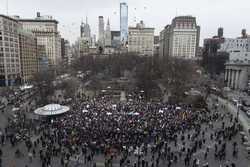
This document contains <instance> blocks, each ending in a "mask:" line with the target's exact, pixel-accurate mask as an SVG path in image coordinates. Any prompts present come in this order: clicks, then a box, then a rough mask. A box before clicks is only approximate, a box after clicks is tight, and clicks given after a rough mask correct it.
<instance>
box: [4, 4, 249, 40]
mask: <svg viewBox="0 0 250 167" xmlns="http://www.w3.org/2000/svg"><path fill="white" fill-rule="evenodd" d="M8 1H9V3H8V9H9V10H8V13H9V15H19V16H20V17H23V18H32V17H35V15H36V12H37V11H40V12H41V14H42V15H52V16H53V17H54V18H56V19H57V20H58V21H59V22H60V23H59V30H60V32H61V34H62V36H63V37H64V38H66V39H69V40H70V41H71V42H74V41H75V39H76V38H77V37H78V36H79V26H80V22H81V20H82V19H84V20H85V17H86V16H88V20H89V24H90V26H91V29H92V33H95V34H97V30H98V16H100V15H103V16H104V18H105V20H107V18H110V23H111V29H112V30H119V3H120V2H124V1H125V2H127V3H128V5H129V25H135V23H136V22H138V21H139V20H144V22H145V23H146V26H149V27H154V28H156V31H155V34H156V35H157V34H159V32H160V31H161V30H162V29H163V27H164V26H165V25H167V24H169V23H171V20H172V18H174V17H175V16H176V15H192V16H195V17H196V18H197V23H198V24H199V25H200V26H201V39H203V38H206V37H210V36H212V35H214V34H215V33H216V31H217V28H218V27H220V26H222V27H224V34H225V36H226V37H236V36H238V35H240V31H241V29H242V28H246V29H248V30H249V31H250V21H249V20H250V1H249V0H8ZM6 4H7V0H0V13H1V14H6V13H7V10H6V9H7V7H6V6H7V5H6Z"/></svg>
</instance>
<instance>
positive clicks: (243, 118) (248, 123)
mask: <svg viewBox="0 0 250 167" xmlns="http://www.w3.org/2000/svg"><path fill="white" fill-rule="evenodd" d="M212 97H213V98H218V102H219V104H220V105H224V106H226V108H227V110H228V111H229V112H230V113H231V114H233V115H234V116H235V117H237V107H236V106H235V105H233V104H232V103H230V102H229V101H228V100H225V99H222V98H220V97H217V96H214V95H213V96H212ZM239 121H240V123H241V124H242V126H243V128H244V131H246V132H247V135H248V139H250V134H249V129H250V119H249V118H248V117H247V115H246V114H245V113H244V112H243V111H241V110H239Z"/></svg>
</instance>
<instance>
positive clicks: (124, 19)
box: [120, 2, 128, 45]
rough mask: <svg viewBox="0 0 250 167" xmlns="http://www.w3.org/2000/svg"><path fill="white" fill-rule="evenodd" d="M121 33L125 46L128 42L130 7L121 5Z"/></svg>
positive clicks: (124, 4) (125, 4)
mask: <svg viewBox="0 0 250 167" xmlns="http://www.w3.org/2000/svg"><path fill="white" fill-rule="evenodd" d="M120 33H121V35H120V36H121V43H122V44H123V45H125V44H126V43H127V41H128V5H127V3H125V2H123V3H120Z"/></svg>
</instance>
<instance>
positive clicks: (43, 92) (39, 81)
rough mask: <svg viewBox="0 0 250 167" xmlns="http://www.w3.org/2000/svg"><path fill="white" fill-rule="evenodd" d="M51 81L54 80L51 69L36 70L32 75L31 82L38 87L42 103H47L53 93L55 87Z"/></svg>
mask: <svg viewBox="0 0 250 167" xmlns="http://www.w3.org/2000/svg"><path fill="white" fill-rule="evenodd" d="M53 81H55V73H54V70H52V69H49V70H47V71H41V72H38V73H36V74H35V75H34V76H33V81H32V83H33V84H34V85H35V86H36V87H37V89H38V92H39V95H40V100H41V101H40V102H41V103H42V104H46V103H48V102H49V99H48V98H49V96H51V95H53V94H54V90H55V87H54V84H53Z"/></svg>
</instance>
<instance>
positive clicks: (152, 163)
mask: <svg viewBox="0 0 250 167" xmlns="http://www.w3.org/2000/svg"><path fill="white" fill-rule="evenodd" d="M222 107H223V106H222ZM70 108H71V109H70V111H69V112H68V113H66V114H64V115H60V116H54V117H50V118H42V119H41V118H40V122H39V121H31V120H29V121H27V118H26V116H25V114H23V113H21V114H19V116H18V118H17V119H16V120H15V121H13V120H9V124H8V126H7V127H6V128H5V129H2V130H1V132H0V141H1V144H2V145H4V144H7V143H10V144H11V145H12V146H13V147H14V148H16V151H15V155H13V156H15V157H16V158H22V156H25V157H28V159H29V163H27V167H30V166H32V161H34V159H35V157H36V158H37V157H39V159H40V163H41V166H42V167H52V166H53V163H52V162H53V159H54V160H55V159H57V160H58V163H60V164H61V166H62V167H68V166H69V164H70V163H71V161H74V162H75V164H76V166H77V165H79V166H81V165H82V163H83V164H84V166H88V167H92V166H93V167H96V166H97V161H96V157H99V156H102V157H103V158H104V164H103V165H104V166H105V167H112V166H113V164H114V162H115V161H118V162H119V166H121V167H127V166H132V167H159V166H162V165H164V166H167V167H172V166H175V165H176V164H182V165H181V166H192V167H198V166H201V165H202V166H204V167H209V166H210V165H209V161H208V160H207V158H208V156H209V155H211V154H213V156H214V160H217V161H218V162H220V161H223V160H225V159H226V157H227V156H228V155H227V151H226V148H227V141H231V140H232V139H233V138H234V137H235V136H236V135H237V134H238V132H239V131H240V129H241V127H240V125H239V124H238V121H237V119H236V118H234V117H233V116H232V115H230V114H224V113H220V112H218V110H217V109H216V106H214V110H213V111H210V110H208V109H206V108H204V109H199V110H197V109H194V108H193V107H192V105H185V104H179V105H174V104H167V103H157V102H151V103H149V102H143V101H141V100H133V101H130V102H126V103H121V102H118V103H117V102H114V101H113V100H111V99H108V98H103V97H102V98H96V99H87V98H86V99H85V100H79V99H78V100H73V101H72V102H71V103H70ZM226 119H228V120H229V122H230V123H229V124H226V123H225V120H226ZM218 121H220V122H221V124H220V127H219V128H218V127H216V128H215V127H214V123H215V122H218ZM208 129H210V130H211V132H208ZM21 133H25V134H26V135H20V136H19V138H18V137H17V134H21ZM30 134H32V135H34V136H38V137H37V138H36V139H35V140H31V139H30V138H29V136H30ZM21 139H23V140H24V141H25V146H26V148H27V149H25V150H23V149H19V148H18V142H20V141H19V140H21ZM209 141H214V143H215V145H213V146H211V147H212V148H210V147H208V146H207V145H208V144H207V143H208V142H209ZM238 144H239V143H237V142H234V143H233V149H232V150H231V153H232V155H233V157H235V158H237V155H238V151H239V149H238ZM199 150H205V151H204V152H203V153H202V157H203V161H204V162H206V163H203V164H201V163H200V160H199V159H198V158H197V157H196V156H195V155H196V154H198V152H199ZM3 154H5V153H4V151H2V150H0V156H2V155H3ZM131 157H134V159H131ZM1 161H2V160H1ZM0 164H1V162H0ZM226 165H227V167H235V166H236V164H235V163H234V162H233V161H232V162H228V163H227V164H226ZM0 166H1V165H0Z"/></svg>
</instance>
